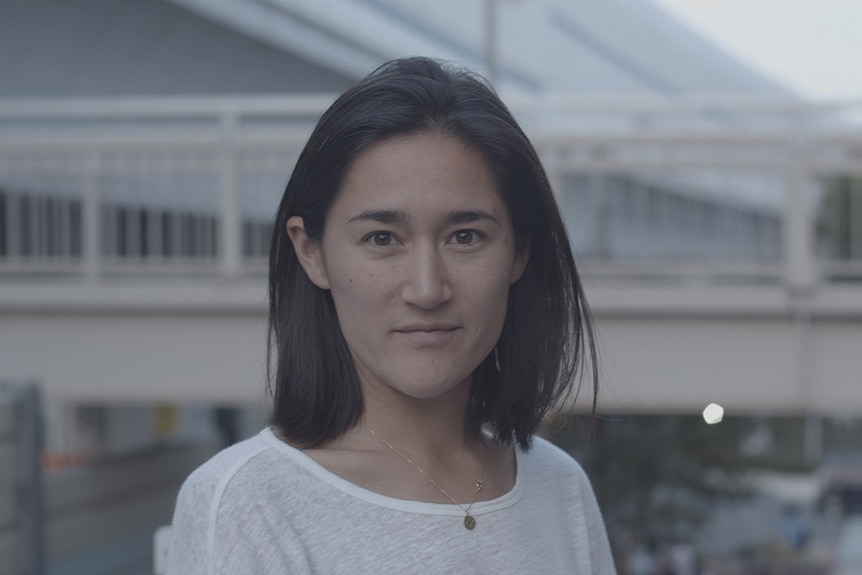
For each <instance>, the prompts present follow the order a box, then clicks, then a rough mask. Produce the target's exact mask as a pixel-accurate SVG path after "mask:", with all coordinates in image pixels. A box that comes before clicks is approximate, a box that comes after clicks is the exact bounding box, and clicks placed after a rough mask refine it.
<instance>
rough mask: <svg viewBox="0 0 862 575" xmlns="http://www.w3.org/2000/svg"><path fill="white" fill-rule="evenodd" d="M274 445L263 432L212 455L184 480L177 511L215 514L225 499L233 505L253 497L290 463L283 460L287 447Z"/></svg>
mask: <svg viewBox="0 0 862 575" xmlns="http://www.w3.org/2000/svg"><path fill="white" fill-rule="evenodd" d="M277 441H278V440H277V439H276V438H275V437H274V436H273V434H272V432H271V431H270V430H268V429H267V430H264V431H262V432H260V433H259V434H257V435H255V436H253V437H251V438H249V439H246V440H245V441H241V442H239V443H237V444H235V445H232V446H230V447H228V448H226V449H223V450H222V451H220V452H219V453H217V454H215V455H214V456H213V457H211V458H210V459H209V460H208V461H206V462H205V463H204V464H203V465H201V466H200V467H198V468H197V469H196V470H195V471H193V472H192V473H191V474H190V475H189V476H188V477H187V478H186V480H185V482H184V483H183V485H182V487H181V488H180V492H179V496H178V497H177V510H178V511H179V510H180V509H186V510H188V509H193V510H195V512H198V513H201V515H205V514H207V512H208V511H209V512H210V513H216V512H217V510H218V508H219V507H220V506H221V504H222V501H224V500H226V499H228V500H230V501H234V502H235V501H238V500H239V499H241V498H242V497H244V495H246V494H247V495H250V496H253V494H254V493H255V492H256V491H257V490H258V488H259V487H260V486H261V485H265V484H266V483H267V482H268V481H269V480H270V478H272V477H273V476H274V475H276V474H278V473H279V471H280V470H282V469H283V467H284V465H286V464H287V462H288V461H289V460H290V458H289V457H284V453H287V452H288V451H289V448H288V446H286V445H285V446H284V447H285V449H284V450H282V449H277V445H276V442H277ZM226 494H229V495H230V497H226Z"/></svg>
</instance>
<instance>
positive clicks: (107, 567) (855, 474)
mask: <svg viewBox="0 0 862 575" xmlns="http://www.w3.org/2000/svg"><path fill="white" fill-rule="evenodd" d="M815 4H816V6H815ZM860 38H862V2H859V1H855V0H854V1H850V0H843V1H842V0H830V1H822V2H817V3H814V2H807V1H804V0H801V1H799V2H792V1H789V0H783V1H781V2H779V1H778V0H745V1H742V0H661V1H659V0H602V1H597V0H29V1H26V2H25V1H16V0H0V575H6V574H21V573H27V574H40V575H41V574H47V573H50V574H54V575H61V574H87V575H102V574H104V575H108V574H111V575H113V574H131V575H142V574H150V573H153V572H154V570H155V569H157V568H158V567H159V565H158V564H157V562H156V563H154V555H153V533H154V530H155V529H156V528H157V527H158V526H160V525H165V524H168V523H169V522H170V518H171V512H172V508H173V502H174V498H175V496H176V492H177V490H178V488H179V485H180V483H181V482H182V480H183V479H184V477H185V476H186V475H187V474H188V473H189V472H190V471H191V470H192V469H193V468H194V467H196V466H197V465H198V464H199V463H201V462H202V461H203V460H205V459H206V458H207V457H209V456H210V455H211V454H212V453H214V452H215V451H216V450H218V449H220V448H222V447H224V446H226V445H228V444H230V443H233V442H235V441H237V440H239V439H241V438H243V437H246V436H248V435H251V434H253V433H255V432H257V431H258V430H259V429H260V428H261V427H262V426H264V425H265V424H266V417H267V387H266V382H265V379H264V372H265V367H266V366H265V362H266V259H267V251H268V242H269V236H270V234H271V231H272V225H271V222H272V219H273V216H274V212H275V208H276V206H277V203H278V200H279V199H280V196H281V193H282V190H283V187H284V184H285V183H286V181H287V178H288V176H289V174H290V171H291V169H292V165H293V162H294V161H295V159H296V157H297V155H298V153H299V151H300V149H301V147H302V145H303V143H304V141H305V139H306V138H307V137H308V135H309V133H310V131H311V129H312V127H313V125H314V123H315V121H316V119H317V117H318V115H319V114H320V113H321V112H322V110H323V109H325V107H326V106H327V105H328V104H329V103H330V102H331V101H332V100H333V99H334V97H335V95H336V94H337V93H338V92H340V91H342V90H344V89H345V88H347V87H349V86H350V85H352V84H353V83H354V82H355V81H356V80H358V79H359V78H360V77H362V76H363V75H365V74H366V73H367V72H369V71H370V70H371V69H373V68H374V67H375V66H376V65H378V64H379V63H381V62H383V61H385V60H388V59H390V58H394V57H399V56H405V55H414V54H420V55H431V56H436V57H440V58H445V59H450V60H454V61H457V62H460V63H463V64H466V65H468V66H470V67H472V68H474V69H476V70H478V71H479V72H481V73H482V74H484V75H485V76H486V77H487V78H489V79H490V80H491V81H492V82H493V83H494V85H495V86H496V87H497V88H498V90H499V91H500V93H501V95H502V96H503V99H504V100H505V101H506V102H507V103H508V104H509V105H510V107H511V109H512V110H513V113H514V114H515V116H516V117H517V118H518V120H519V121H520V122H521V123H522V125H523V127H524V128H525V130H526V131H527V133H528V134H529V135H530V137H531V139H532V140H533V142H534V144H535V145H536V147H537V149H538V150H539V152H540V155H541V156H542V159H543V162H544V164H545V166H546V168H547V170H548V172H549V176H550V178H551V179H552V181H553V183H554V187H555V191H556V193H557V195H558V200H559V203H560V205H561V207H562V210H563V212H564V216H565V218H566V221H567V225H568V227H569V231H570V234H571V238H572V243H573V246H574V249H575V252H576V256H577V257H578V258H579V262H580V265H581V269H582V273H583V275H584V276H585V281H586V284H587V296H588V298H589V300H590V302H591V304H592V306H593V312H594V315H595V319H596V323H597V327H598V332H599V352H600V369H601V372H602V390H601V397H600V402H599V418H598V419H597V420H596V421H595V422H594V423H593V424H592V426H591V428H590V424H589V421H588V417H587V414H588V412H589V405H588V403H589V402H588V401H584V402H583V405H581V404H580V403H578V402H575V403H574V404H572V405H569V406H567V407H566V408H565V409H564V410H563V411H562V412H561V413H559V414H558V415H556V416H555V417H553V418H552V419H551V420H549V421H548V424H547V426H546V429H545V433H546V435H548V436H549V437H551V438H552V439H554V440H555V441H556V442H558V443H559V444H560V445H562V446H563V447H564V448H566V449H567V450H569V451H570V452H571V453H573V454H574V455H575V456H576V457H577V458H578V459H579V460H580V461H582V462H583V464H584V465H585V467H586V468H587V470H588V472H589V473H590V475H591V477H592V479H593V482H594V485H595V488H596V491H597V494H598V496H599V498H600V502H601V504H602V507H603V510H604V512H605V516H606V521H607V525H608V529H609V532H610V535H611V538H612V542H613V545H614V552H615V555H616V558H617V562H618V570H619V572H620V574H621V575H657V574H661V575H670V574H673V575H707V574H709V575H725V574H727V575H730V574H733V575H736V574H781V573H786V574H818V575H820V574H822V575H827V574H835V575H839V574H840V575H851V574H857V575H858V574H860V573H862V283H860V281H862V86H860V83H862V75H860V74H859V68H858V63H859V62H860V61H862V40H860ZM585 396H586V393H584V394H582V398H581V399H582V400H583V399H584V397H585Z"/></svg>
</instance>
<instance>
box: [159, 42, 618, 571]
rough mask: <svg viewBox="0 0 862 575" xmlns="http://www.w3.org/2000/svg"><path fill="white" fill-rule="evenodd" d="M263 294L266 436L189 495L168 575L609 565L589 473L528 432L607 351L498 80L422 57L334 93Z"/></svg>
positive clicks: (300, 167)
mask: <svg viewBox="0 0 862 575" xmlns="http://www.w3.org/2000/svg"><path fill="white" fill-rule="evenodd" d="M269 293H270V326H271V330H270V335H271V338H272V339H273V340H274V341H273V342H271V343H274V345H271V346H270V348H271V349H273V350H274V351H275V353H276V354H277V356H276V358H275V359H276V364H277V369H276V373H275V375H274V377H271V379H272V380H273V387H274V412H273V417H272V427H271V428H269V429H267V430H264V431H263V432H261V434H259V435H257V436H256V437H254V438H252V439H249V440H247V441H245V442H242V443H240V444H238V445H235V446H233V447H230V448H228V449H227V450H225V451H223V452H222V453H220V454H218V455H216V456H215V457H214V458H213V459H212V460H210V461H209V462H208V463H206V464H204V465H203V466H202V467H201V468H200V469H198V470H197V471H196V472H195V473H193V474H192V475H191V476H190V477H189V479H188V480H187V481H186V483H185V484H184V486H183V488H182V490H181V492H180V496H179V500H178V502H177V508H176V512H175V516H174V522H173V544H172V550H171V558H170V561H171V562H170V570H169V573H176V574H183V575H187V574H192V573H212V574H216V573H218V574H222V573H273V574H274V573H279V574H281V573H419V572H421V573H450V572H456V571H457V572H477V573H591V574H602V575H604V574H607V573H613V571H614V568H613V564H612V561H611V558H610V551H609V547H608V542H607V536H606V533H605V530H604V526H603V523H602V520H601V516H600V514H599V510H598V506H597V504H596V501H595V498H594V496H593V493H592V490H591V488H590V485H589V482H588V480H587V479H586V477H585V475H584V473H583V471H582V470H581V468H580V467H579V466H578V464H577V463H575V462H574V461H573V460H572V459H571V458H570V457H568V456H567V455H566V454H564V453H563V452H561V451H559V450H558V449H557V448H555V447H553V446H551V445H550V444H549V443H547V442H545V441H544V440H541V439H539V438H534V433H535V432H536V430H537V428H538V426H539V424H540V422H541V420H542V418H543V416H544V415H545V414H546V413H547V412H548V410H549V409H550V408H551V407H552V406H553V404H554V403H555V402H557V401H558V400H560V399H561V398H563V397H564V396H565V395H566V394H567V393H568V390H569V383H570V382H571V381H572V380H573V379H575V377H576V376H577V375H578V372H579V371H580V369H581V368H582V365H583V361H584V359H585V358H584V354H585V351H587V350H588V351H589V353H590V354H591V355H593V359H594V353H593V345H592V332H591V326H590V321H589V314H588V311H587V307H586V302H585V300H584V297H583V292H582V289H581V284H580V281H579V279H578V275H577V272H576V269H575V264H574V261H573V259H572V255H571V251H570V248H569V243H568V239H567V237H566V233H565V230H564V227H563V223H562V221H561V219H560V215H559V213H558V211H557V207H556V204H555V201H554V197H553V194H552V192H551V189H550V186H549V184H548V180H547V177H546V176H545V174H544V171H543V170H542V167H541V165H540V163H539V160H538V158H537V156H536V153H535V151H534V149H533V147H532V145H531V144H530V143H529V141H528V140H527V138H526V136H525V135H524V133H523V132H522V131H521V129H520V128H519V127H518V125H517V123H516V122H515V120H514V119H513V118H512V116H511V115H510V113H509V112H508V110H507V109H506V108H505V106H504V105H503V104H502V102H501V101H500V100H499V99H498V97H497V96H496V95H495V94H494V93H493V91H492V90H491V89H489V88H488V87H487V86H486V85H485V84H483V83H482V82H481V81H479V80H478V79H476V78H475V77H474V76H472V75H471V74H469V73H467V72H465V71H461V70H457V69H453V68H451V67H449V66H447V65H444V64H441V63H439V62H436V61H433V60H428V59H423V58H412V59H405V60H397V61H394V62H390V63H388V64H385V65H383V66H382V67H381V68H379V69H378V70H377V71H375V72H374V73H372V74H371V75H370V76H368V77H367V78H365V79H364V80H363V81H361V82H360V83H359V84H358V85H357V86H355V87H354V88H352V89H351V90H349V91H348V92H346V93H345V94H343V95H342V96H341V97H340V98H339V99H338V100H337V101H336V102H335V103H334V104H333V105H332V106H331V107H330V108H329V110H328V111H327V112H326V113H325V114H324V115H323V117H322V118H321V119H320V122H319V123H318V125H317V127H316V129H315V130H314V133H313V134H312V135H311V138H310V140H309V142H308V144H307V145H306V147H305V149H304V150H303V152H302V154H301V155H300V157H299V160H298V162H297V164H296V167H295V169H294V172H293V175H292V176H291V178H290V181H289V182H288V184H287V188H286V190H285V193H284V197H283V199H282V202H281V205H280V206H279V210H278V216H277V219H276V224H275V232H274V234H273V241H272V247H271V255H270V287H269ZM593 365H595V363H594V362H593ZM593 381H594V382H595V372H594V371H593ZM593 393H594V394H595V389H594V390H593Z"/></svg>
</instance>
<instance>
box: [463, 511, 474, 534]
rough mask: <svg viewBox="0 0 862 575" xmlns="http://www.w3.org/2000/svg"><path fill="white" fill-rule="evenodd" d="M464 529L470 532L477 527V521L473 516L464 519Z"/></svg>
mask: <svg viewBox="0 0 862 575" xmlns="http://www.w3.org/2000/svg"><path fill="white" fill-rule="evenodd" d="M464 527H466V528H467V529H469V530H470V531H472V530H473V528H474V527H476V519H474V518H473V516H472V515H470V514H469V513H468V514H467V516H466V517H464Z"/></svg>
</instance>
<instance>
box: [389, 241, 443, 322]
mask: <svg viewBox="0 0 862 575" xmlns="http://www.w3.org/2000/svg"><path fill="white" fill-rule="evenodd" d="M405 268H406V269H405V277H404V283H403V286H402V289H401V297H402V299H403V300H404V301H405V302H406V303H408V304H410V305H414V306H416V307H419V308H421V309H433V308H435V307H437V306H439V305H440V304H442V303H445V302H447V301H449V300H450V299H451V298H452V286H451V285H450V283H449V278H448V273H447V269H446V262H445V261H444V258H443V257H442V255H441V254H440V253H439V252H438V251H437V250H436V249H435V248H434V247H432V246H423V247H417V249H416V250H415V251H413V253H411V254H410V255H409V263H408V265H407V266H405Z"/></svg>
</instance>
